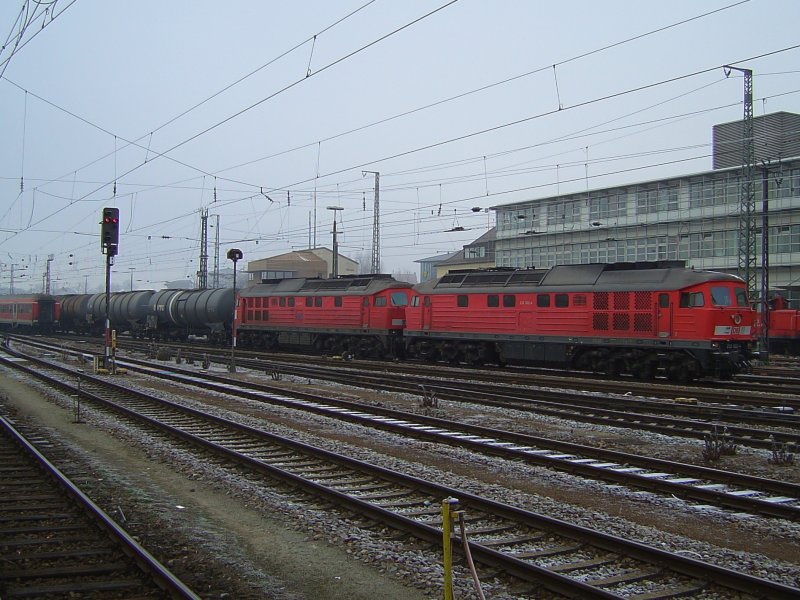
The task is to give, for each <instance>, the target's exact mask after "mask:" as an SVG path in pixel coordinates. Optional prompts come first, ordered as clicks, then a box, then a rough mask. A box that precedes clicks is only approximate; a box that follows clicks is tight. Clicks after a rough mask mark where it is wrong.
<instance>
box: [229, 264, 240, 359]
mask: <svg viewBox="0 0 800 600" xmlns="http://www.w3.org/2000/svg"><path fill="white" fill-rule="evenodd" d="M242 256H243V255H242V251H241V250H239V249H238V248H231V249H230V250H228V260H232V261H233V322H232V323H231V364H230V366H229V367H228V370H229V371H230V372H231V373H236V305H237V304H238V303H237V302H236V262H237V261H239V260H241V259H242Z"/></svg>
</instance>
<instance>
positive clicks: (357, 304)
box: [236, 275, 411, 358]
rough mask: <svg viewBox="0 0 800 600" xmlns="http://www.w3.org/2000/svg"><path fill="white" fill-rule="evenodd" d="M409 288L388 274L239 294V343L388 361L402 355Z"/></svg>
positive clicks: (288, 283)
mask: <svg viewBox="0 0 800 600" xmlns="http://www.w3.org/2000/svg"><path fill="white" fill-rule="evenodd" d="M410 292H411V284H409V283H403V282H400V281H396V280H395V279H393V278H392V277H391V276H389V275H353V276H346V277H339V278H338V279H302V278H298V279H282V280H279V281H275V282H274V283H272V282H270V283H262V284H259V285H254V286H252V287H248V288H245V289H243V290H240V291H239V294H238V300H237V306H236V337H237V339H236V343H237V344H238V345H240V346H242V347H245V348H264V349H274V348H305V349H310V350H313V351H315V352H320V353H325V354H341V355H353V356H360V357H372V358H388V357H392V358H394V357H398V356H400V355H401V354H402V339H403V337H402V336H403V327H404V326H405V308H406V305H407V304H408V298H409V296H410V295H411V294H410Z"/></svg>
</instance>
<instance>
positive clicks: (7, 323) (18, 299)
mask: <svg viewBox="0 0 800 600" xmlns="http://www.w3.org/2000/svg"><path fill="white" fill-rule="evenodd" d="M60 308H61V305H60V304H59V302H58V300H57V299H56V298H54V297H53V296H50V295H48V294H27V295H17V296H2V297H0V327H2V328H3V329H25V330H34V331H39V332H42V333H47V332H50V331H53V330H55V329H56V328H57V326H58V319H59V312H60Z"/></svg>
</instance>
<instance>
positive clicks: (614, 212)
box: [589, 189, 628, 221]
mask: <svg viewBox="0 0 800 600" xmlns="http://www.w3.org/2000/svg"><path fill="white" fill-rule="evenodd" d="M627 214H628V192H627V190H624V189H622V190H607V191H603V192H596V193H594V194H590V195H589V220H590V221H599V220H602V219H615V218H617V217H624V216H627Z"/></svg>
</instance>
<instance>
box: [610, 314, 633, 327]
mask: <svg viewBox="0 0 800 600" xmlns="http://www.w3.org/2000/svg"><path fill="white" fill-rule="evenodd" d="M630 327H631V319H630V315H628V314H627V313H614V331H627V330H628V329H630Z"/></svg>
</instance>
